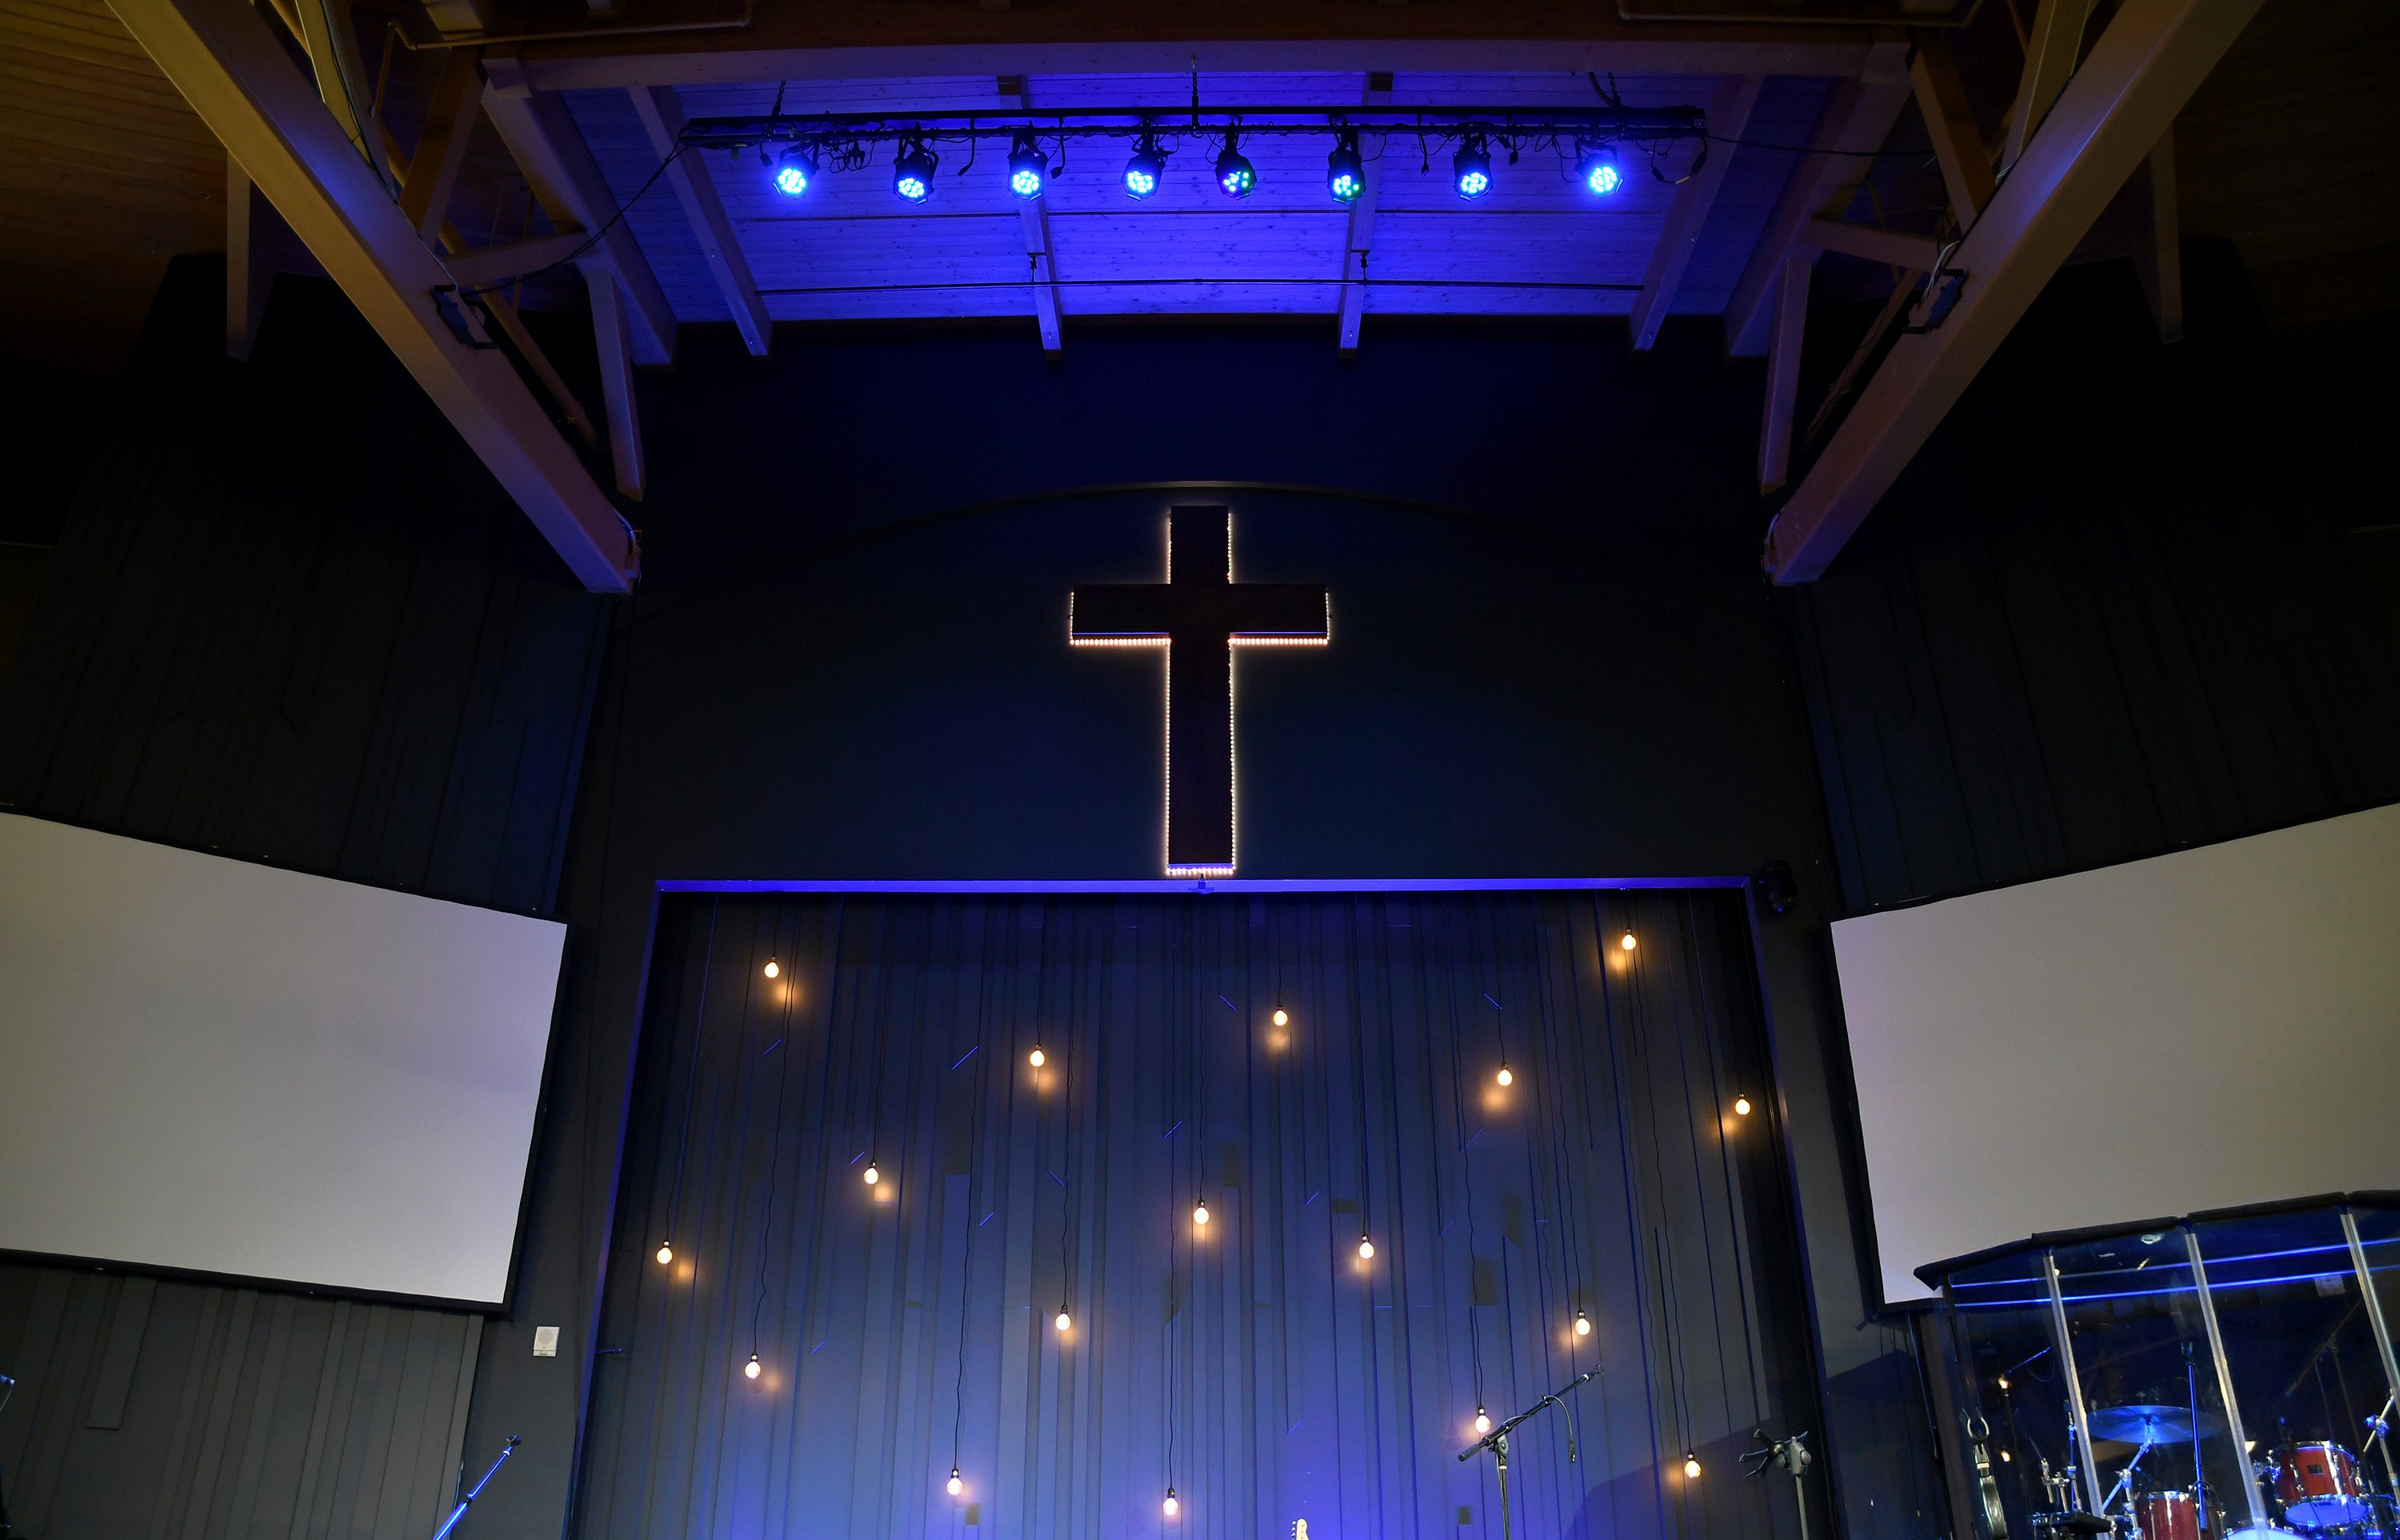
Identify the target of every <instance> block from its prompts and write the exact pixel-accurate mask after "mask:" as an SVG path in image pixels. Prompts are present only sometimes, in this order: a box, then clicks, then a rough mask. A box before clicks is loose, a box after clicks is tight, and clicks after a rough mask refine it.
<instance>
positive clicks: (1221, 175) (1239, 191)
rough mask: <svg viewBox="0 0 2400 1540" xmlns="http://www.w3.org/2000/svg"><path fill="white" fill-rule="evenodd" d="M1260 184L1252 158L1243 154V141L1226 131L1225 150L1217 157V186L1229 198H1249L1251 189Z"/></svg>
mask: <svg viewBox="0 0 2400 1540" xmlns="http://www.w3.org/2000/svg"><path fill="white" fill-rule="evenodd" d="M1258 184H1259V173H1258V170H1257V169H1256V168H1255V167H1253V166H1252V165H1251V164H1250V157H1248V156H1246V155H1244V154H1243V153H1242V145H1241V141H1240V140H1238V139H1236V138H1235V137H1234V131H1233V130H1232V129H1226V130H1225V150H1224V153H1223V154H1222V155H1220V156H1219V157H1217V185H1218V187H1219V188H1220V190H1222V191H1223V193H1224V195H1225V196H1226V197H1227V198H1248V197H1249V196H1250V189H1251V188H1253V187H1256V186H1257V185H1258Z"/></svg>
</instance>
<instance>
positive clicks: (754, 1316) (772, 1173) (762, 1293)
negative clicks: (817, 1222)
mask: <svg viewBox="0 0 2400 1540" xmlns="http://www.w3.org/2000/svg"><path fill="white" fill-rule="evenodd" d="M772 929H773V930H774V931H775V932H777V933H780V932H781V931H782V929H783V922H782V920H780V918H779V919H778V920H776V921H775V923H774V925H773V927H772ZM793 949H794V951H795V952H797V951H798V944H797V943H795V944H794V947H793ZM769 955H770V956H772V955H773V954H772V952H771V951H770V954H769ZM754 988H755V986H754ZM797 993H798V991H797V990H796V989H795V988H792V987H791V986H789V985H785V986H784V997H783V999H782V1000H781V1001H780V1002H778V1003H780V1004H781V1005H782V1006H783V1008H784V1010H783V1028H784V1030H783V1035H782V1036H780V1037H778V1038H776V1039H775V1041H774V1042H773V1043H770V1044H768V1045H767V1048H766V1049H765V1051H764V1052H762V1053H760V1054H759V1057H760V1058H766V1057H768V1056H770V1055H772V1054H773V1053H774V1052H775V1050H776V1049H778V1048H781V1047H783V1046H784V1044H785V1043H789V1042H790V1041H791V1036H792V1001H793V997H794V996H795V995H796V994H797ZM793 1057H794V1056H793V1055H791V1054H785V1055H784V1062H783V1065H782V1067H781V1072H780V1073H778V1074H777V1075H776V1077H775V1126H774V1132H773V1134H772V1135H771V1136H770V1138H769V1139H768V1141H767V1197H766V1211H765V1213H764V1215H763V1216H762V1217H761V1218H760V1220H759V1223H758V1290H757V1298H756V1299H754V1300H752V1301H751V1303H750V1356H751V1357H752V1358H753V1359H756V1358H757V1356H758V1315H759V1312H760V1311H762V1310H763V1309H765V1308H766V1304H767V1265H768V1261H769V1260H770V1258H771V1257H772V1256H773V1252H772V1251H770V1249H769V1247H768V1242H769V1241H770V1240H772V1239H773V1238H774V1233H775V1185H776V1179H777V1178H778V1177H779V1176H780V1175H781V1174H782V1171H783V1163H784V1103H785V1101H786V1100H788V1099H789V1097H790V1094H791V1089H792V1059H793Z"/></svg>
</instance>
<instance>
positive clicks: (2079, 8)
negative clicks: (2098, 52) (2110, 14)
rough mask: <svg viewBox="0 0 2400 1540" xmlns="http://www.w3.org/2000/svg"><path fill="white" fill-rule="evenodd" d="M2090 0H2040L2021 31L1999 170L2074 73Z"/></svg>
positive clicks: (2014, 160)
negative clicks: (2020, 58)
mask: <svg viewBox="0 0 2400 1540" xmlns="http://www.w3.org/2000/svg"><path fill="white" fill-rule="evenodd" d="M2092 6H2093V0H2041V4H2040V6H2039V7H2038V8H2037V9H2036V10H2035V11H2034V16H2033V26H2032V28H2031V29H2030V30H2029V31H2027V32H2026V34H2025V73H2024V74H2023V75H2020V76H2019V77H2018V79H2017V95H2016V100H2015V102H2012V103H2011V105H2010V107H2009V131H2008V136H2007V138H2006V139H2004V140H2003V141H2002V142H2001V145H2000V162H1999V164H2000V169H2001V170H2007V169H2008V168H2009V167H2011V166H2013V165H2015V164H2016V163H2017V157H2019V156H2022V155H2024V154H2025V143H2026V141H2028V140H2029V139H2031V138H2032V137H2033V132H2034V130H2035V129H2039V128H2040V127H2041V120H2042V118H2043V116H2045V115H2047V114H2048V113H2049V111H2050V107H2051V103H2052V102H2056V101H2057V100H2058V93H2059V92H2060V91H2063V90H2065V89H2066V82H2067V78H2068V77H2069V76H2070V75H2074V73H2075V61H2076V60H2077V58H2078V57H2079V56H2080V54H2081V53H2082V51H2083V29H2084V28H2085V27H2087V26H2089V25H2090V24H2091V20H2092Z"/></svg>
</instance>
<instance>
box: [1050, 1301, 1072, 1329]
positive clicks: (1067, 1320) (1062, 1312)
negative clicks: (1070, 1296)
mask: <svg viewBox="0 0 2400 1540" xmlns="http://www.w3.org/2000/svg"><path fill="white" fill-rule="evenodd" d="M1053 1324H1054V1325H1056V1326H1057V1328H1058V1329H1059V1330H1061V1331H1064V1330H1066V1329H1068V1328H1069V1327H1070V1326H1073V1325H1074V1324H1075V1317H1073V1316H1072V1315H1068V1314H1067V1307H1066V1306H1065V1305H1063V1304H1062V1305H1060V1306H1059V1307H1058V1318H1057V1321H1056V1322H1054V1323H1053Z"/></svg>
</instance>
